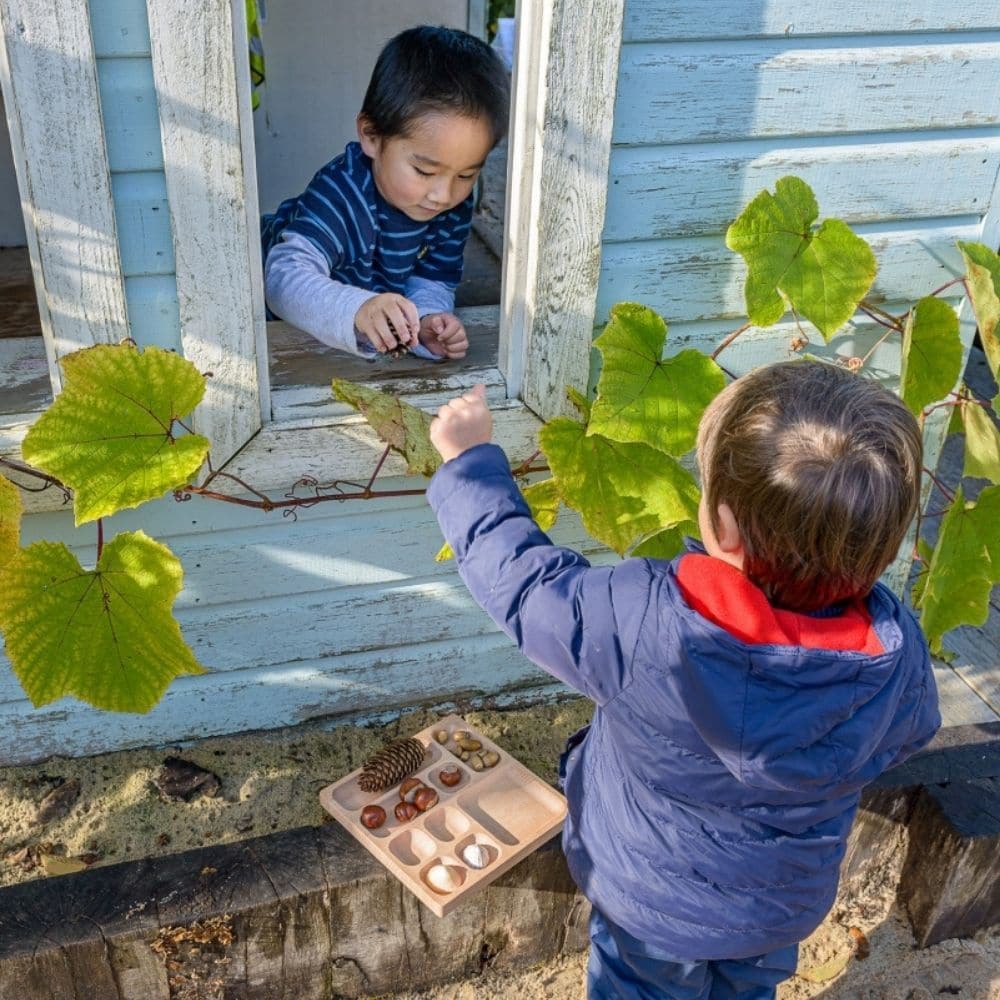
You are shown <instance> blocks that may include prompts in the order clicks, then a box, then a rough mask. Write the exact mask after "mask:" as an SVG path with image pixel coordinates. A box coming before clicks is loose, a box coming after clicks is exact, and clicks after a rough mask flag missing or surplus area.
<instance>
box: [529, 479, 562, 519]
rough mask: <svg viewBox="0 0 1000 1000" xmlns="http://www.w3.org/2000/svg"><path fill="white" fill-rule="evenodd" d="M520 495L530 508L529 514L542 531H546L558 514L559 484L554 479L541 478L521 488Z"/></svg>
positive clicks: (560, 499)
mask: <svg viewBox="0 0 1000 1000" xmlns="http://www.w3.org/2000/svg"><path fill="white" fill-rule="evenodd" d="M521 496H523V497H524V500H525V503H527V505H528V506H529V507H530V508H531V516H532V517H533V518H534V519H535V523H536V524H537V525H538V527H539V528H541V529H542V531H548V530H549V529H550V528H551V527H552V525H554V524H555V523H556V518H557V517H558V516H559V504H560V503H561V502H562V498H561V497H560V496H559V486H558V484H557V483H556V481H555V480H554V479H543V480H542V481H541V482H540V483H532V484H531V485H530V486H525V487H524V489H522V490H521Z"/></svg>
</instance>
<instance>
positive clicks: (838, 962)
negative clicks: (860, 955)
mask: <svg viewBox="0 0 1000 1000" xmlns="http://www.w3.org/2000/svg"><path fill="white" fill-rule="evenodd" d="M853 955H854V951H853V950H852V949H847V950H846V951H842V952H841V953H840V954H839V955H837V956H835V957H834V958H831V959H830V961H829V962H823V963H822V964H821V965H814V966H813V967H812V968H811V969H800V970H798V971H796V973H795V975H796V976H797V977H798V978H799V979H805V980H806V982H809V983H825V982H829V980H831V979H834V978H836V977H837V976H839V975H840V974H841V973H842V972H843V971H844V969H846V968H847V965H848V963H849V962H850V961H851V958H852V957H853Z"/></svg>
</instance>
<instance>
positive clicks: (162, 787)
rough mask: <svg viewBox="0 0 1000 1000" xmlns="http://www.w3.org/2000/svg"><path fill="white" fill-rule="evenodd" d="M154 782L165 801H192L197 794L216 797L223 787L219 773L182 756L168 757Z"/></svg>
mask: <svg viewBox="0 0 1000 1000" xmlns="http://www.w3.org/2000/svg"><path fill="white" fill-rule="evenodd" d="M153 784H154V785H155V786H156V790H157V791H158V792H159V793H160V798H161V799H163V800H164V801H165V802H166V801H170V800H173V801H175V802H176V801H178V800H183V801H184V802H190V801H191V800H192V799H193V798H194V797H195V796H196V795H206V796H208V798H214V797H215V796H216V795H218V794H219V789H220V788H221V787H222V782H221V781H220V780H219V776H218V775H217V774H215V773H213V772H212V771H206V770H205V768H203V767H199V766H198V765H197V764H192V763H191V761H189V760H182V759H181V758H180V757H168V758H167V759H166V760H165V761H164V762H163V768H162V769H161V770H160V773H159V774H158V775H157V776H156V777H155V778H154V779H153Z"/></svg>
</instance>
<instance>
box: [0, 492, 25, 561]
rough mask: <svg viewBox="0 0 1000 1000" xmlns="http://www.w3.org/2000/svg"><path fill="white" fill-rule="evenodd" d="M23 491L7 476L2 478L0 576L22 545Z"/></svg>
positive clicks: (0, 496)
mask: <svg viewBox="0 0 1000 1000" xmlns="http://www.w3.org/2000/svg"><path fill="white" fill-rule="evenodd" d="M23 513H24V505H23V504H22V503H21V491H20V490H19V489H18V488H17V487H16V486H15V485H14V484H13V483H12V482H11V481H10V480H9V479H7V477H6V476H0V576H3V571H4V568H5V567H6V566H7V563H8V562H10V560H11V559H12V558H13V557H14V553H15V552H16V551H17V550H18V547H19V546H20V544H21V515H22V514H23Z"/></svg>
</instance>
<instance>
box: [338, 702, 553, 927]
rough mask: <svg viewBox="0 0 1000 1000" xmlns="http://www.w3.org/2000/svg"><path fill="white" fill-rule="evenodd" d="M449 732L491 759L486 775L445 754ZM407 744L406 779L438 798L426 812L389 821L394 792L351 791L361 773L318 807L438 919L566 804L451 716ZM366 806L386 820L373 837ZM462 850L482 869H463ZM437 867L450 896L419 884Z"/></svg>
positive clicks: (547, 827)
mask: <svg viewBox="0 0 1000 1000" xmlns="http://www.w3.org/2000/svg"><path fill="white" fill-rule="evenodd" d="M440 730H445V731H447V733H448V740H447V741H446V742H445V743H444V744H443V745H442V744H438V742H437V741H436V740H435V738H434V734H435V733H437V732H439V731H440ZM456 730H460V731H465V732H467V733H468V734H469V735H470V736H471V737H472V738H473V739H476V740H479V741H480V742H481V743H482V745H483V751H487V750H492V751H494V752H495V753H497V754H499V756H500V760H499V762H498V763H497V764H496V765H495V766H494V767H492V768H490V769H489V770H484V771H478V772H477V771H473V770H472V768H471V767H469V766H468V765H467V764H465V763H463V762H462V761H461V760H460V759H459V758H458V756H456V754H457V750H456V751H455V752H453V748H454V747H455V743H454V739H453V737H452V734H453V733H454V732H455V731H456ZM415 738H416V739H418V740H419V741H420V742H421V743H422V744H423V745H424V747H425V748H426V755H425V757H424V763H423V765H422V766H421V767H420V769H419V770H418V771H416V772H415V774H414V775H413V777H416V778H420V779H421V780H422V781H423V782H424V783H425V784H426V785H429V786H430V787H432V788H434V789H435V790H436V791H437V793H438V797H439V798H438V802H437V804H436V805H434V806H432V807H431V808H430V809H428V810H427V812H425V813H422V814H420V815H419V816H417V817H416V818H414V819H412V820H410V822H408V823H400V822H399V820H397V819H396V817H395V815H394V813H393V809H394V807H395V805H396V803H398V802H399V801H400V798H399V785H394V786H393V787H392V788H390V789H387V790H385V791H382V792H363V791H361V789H360V788H359V787H358V777H359V775H360V774H361V768H358V770H356V771H352V772H351V773H350V774H349V775H347V777H345V778H341V779H340V781H336V782H334V783H333V784H332V785H327V787H326V788H324V789H323V790H322V791H321V792H320V793H319V801H320V804H321V805H322V806H323V808H324V809H325V810H326V811H327V812H328V813H330V815H331V816H333V817H334V819H336V820H337V821H338V822H340V823H341V824H342V825H343V826H344V827H346V828H347V831H348V832H349V833H351V834H352V835H353V836H354V838H355V839H356V840H358V841H359V842H360V843H361V844H363V845H364V846H365V847H366V848H367V849H368V850H369V851H371V853H372V854H373V855H374V856H375V857H376V858H377V859H378V860H379V861H381V862H382V864H383V865H385V867H386V868H388V869H389V871H390V872H392V874H393V875H395V876H396V878H398V879H399V881H400V882H402V883H403V885H405V886H406V888H407V889H409V890H410V891H411V892H412V893H413V894H414V895H415V896H416V897H417V898H418V899H419V900H420V901H421V902H422V903H424V905H426V906H427V908H428V909H429V910H430V911H431V912H432V913H435V914H436V915H437V916H439V917H443V916H445V915H446V914H447V913H449V912H451V910H453V909H454V908H455V907H456V906H457V905H458V904H459V903H460V902H461V901H462V900H463V899H465V898H466V897H467V896H470V895H471V894H472V893H474V892H476V891H477V890H479V889H482V888H483V886H485V885H489V883H490V882H492V881H493V880H494V879H496V878H497V877H498V876H499V875H501V874H503V872H505V871H507V869H508V868H511V867H512V866H513V865H515V864H517V862H518V861H520V860H521V859H522V858H523V857H525V856H526V855H527V854H530V853H531V852H532V851H533V850H534V849H535V848H536V847H538V846H539V845H540V844H542V843H544V842H545V841H546V840H548V838H549V837H551V836H552V835H553V834H554V833H557V832H558V831H559V830H561V829H562V825H563V819H564V818H565V816H566V800H565V799H564V798H563V797H562V795H560V794H559V793H558V792H557V791H555V790H554V789H553V788H551V787H550V786H549V785H547V784H546V783H545V782H544V781H542V780H541V779H540V778H538V777H536V776H535V775H534V774H532V773H531V772H530V771H529V770H528V769H527V768H526V767H525V766H524V765H523V764H521V763H520V762H519V761H516V760H515V759H514V758H513V757H512V756H511V755H510V754H509V753H507V751H506V750H502V749H501V748H500V747H498V746H496V745H495V744H494V743H493V742H492V741H490V740H488V739H487V738H486V737H485V736H483V735H482V734H481V733H479V732H477V731H476V730H475V729H474V728H473V727H472V726H470V725H469V724H468V723H467V722H465V721H464V720H463V719H462V718H460V717H459V716H457V715H449V716H447V717H446V718H444V719H439V720H438V721H437V722H436V723H434V725H433V726H429V727H428V728H427V729H423V730H421V731H420V732H419V733H416V734H415ZM446 764H455V765H456V766H457V767H458V768H459V769H460V771H461V772H462V777H461V780H460V781H459V783H458V784H457V785H455V786H454V787H452V788H448V787H446V786H445V785H444V784H442V783H441V781H440V780H439V779H438V772H440V770H441V769H442V768H443V767H444V766H445V765H446ZM373 803H374V804H376V805H380V806H381V807H382V808H383V809H384V810H385V812H386V817H387V818H386V821H385V823H384V824H383V825H382V826H380V827H379V828H378V829H376V830H369V829H367V828H366V827H364V826H362V824H361V810H362V809H363V808H364V807H365V806H367V805H370V804H373ZM470 844H478V845H480V846H482V847H484V848H485V849H486V856H487V857H488V858H489V863H488V864H487V865H486V866H485V867H484V868H480V869H476V868H471V867H469V865H467V864H466V863H465V862H464V861H463V860H462V851H463V850H464V849H465V848H466V847H467V846H468V845H470ZM439 864H444V865H447V866H449V868H450V869H451V871H450V874H451V876H452V878H453V881H454V882H455V883H456V888H455V889H453V890H452V891H451V892H447V893H442V892H440V891H438V890H437V889H434V888H433V887H432V886H431V885H430V884H429V883H428V882H427V873H428V871H429V870H430V869H431V868H433V867H434V866H435V865H439Z"/></svg>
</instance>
